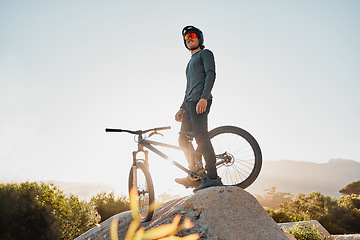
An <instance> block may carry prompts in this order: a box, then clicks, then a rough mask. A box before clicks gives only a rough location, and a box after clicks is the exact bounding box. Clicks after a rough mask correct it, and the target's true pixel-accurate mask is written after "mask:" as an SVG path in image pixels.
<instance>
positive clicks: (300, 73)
mask: <svg viewBox="0 0 360 240" xmlns="http://www.w3.org/2000/svg"><path fill="white" fill-rule="evenodd" d="M359 12H360V1H356V0H353V1H351V0H338V1H332V0H326V1H323V0H318V1H312V0H308V1H306V0H305V1H287V0H286V1H285V0H283V1H282V0H279V1H269V0H266V1H265V0H264V1H259V0H254V1H241V0H232V1H226V0H225V1H207V0H206V1H205V0H204V1H187V0H185V1H165V0H154V1H145V0H144V1H122V0H117V1H115V0H107V1H90V0H78V1H45V0H44V1H36V0H35V1H17V0H14V1H7V0H0V161H1V166H0V181H26V180H29V181H37V180H49V179H53V180H62V181H79V182H106V183H110V184H114V185H116V186H117V187H118V188H119V190H120V191H123V192H126V188H127V187H126V186H127V178H128V172H129V168H130V165H131V151H133V150H134V149H135V148H136V144H135V143H134V142H133V137H132V136H131V135H127V134H114V133H105V132H104V129H105V128H106V127H112V128H128V129H141V128H151V127H157V126H167V125H170V126H171V127H172V130H171V131H169V132H166V133H165V134H166V137H165V138H163V139H161V138H159V137H157V138H155V140H163V141H167V142H170V143H177V132H178V130H179V126H180V125H179V124H178V123H176V122H175V121H174V114H175V113H176V111H177V110H178V108H179V106H180V104H181V101H182V98H183V94H184V90H185V74H184V72H185V67H186V64H187V62H188V60H189V58H190V54H189V52H188V51H187V50H186V49H185V47H184V44H183V41H182V38H181V29H182V28H183V27H184V26H186V25H195V26H197V27H199V28H200V29H202V30H203V32H204V36H205V46H206V47H207V48H208V49H210V50H212V51H213V52H214V55H215V61H216V67H217V79H216V83H215V86H214V90H213V95H214V103H213V106H212V110H211V113H210V116H209V118H210V120H209V125H210V128H213V127H216V126H220V125H226V124H231V125H236V126H239V127H242V128H244V129H246V130H247V131H249V132H251V133H252V134H253V135H254V136H255V138H256V139H257V140H258V142H259V144H260V146H261V148H262V151H263V157H264V160H265V161H273V160H281V159H287V160H295V161H309V162H317V163H325V162H327V161H328V160H329V159H331V158H345V159H352V160H356V161H360V147H359V146H360V124H359V123H360V94H359V89H360V44H359V43H360V31H359V29H360V14H359ZM175 155H176V154H175ZM150 156H151V157H150V164H151V172H152V174H153V175H155V176H154V180H155V186H156V187H157V189H156V190H157V193H158V194H159V193H161V192H162V191H167V190H168V191H172V193H174V194H175V193H178V192H180V191H182V190H181V189H180V187H178V186H177V185H176V183H175V182H174V181H173V179H174V177H177V176H183V174H182V173H181V172H180V170H178V169H175V167H172V166H170V165H161V164H164V160H162V159H160V158H158V157H156V156H154V155H153V154H152V155H150ZM177 156H179V157H180V160H179V161H180V162H182V163H183V162H185V161H184V159H183V158H182V155H181V154H180V155H177Z"/></svg>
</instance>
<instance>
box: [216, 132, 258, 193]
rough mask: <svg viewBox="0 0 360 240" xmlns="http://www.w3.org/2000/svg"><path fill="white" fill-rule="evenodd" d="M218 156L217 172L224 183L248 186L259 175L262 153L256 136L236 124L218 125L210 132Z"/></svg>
mask: <svg viewBox="0 0 360 240" xmlns="http://www.w3.org/2000/svg"><path fill="white" fill-rule="evenodd" d="M209 136H210V139H211V142H212V145H213V147H214V151H215V154H216V156H217V168H218V169H217V172H218V175H219V177H220V178H221V180H222V182H223V183H224V185H232V186H238V187H240V188H243V189H245V188H247V187H248V186H250V185H251V184H252V183H253V182H254V181H255V179H256V178H257V177H258V175H259V173H260V170H261V165H262V154H261V149H260V147H259V144H258V143H257V141H256V140H255V138H254V137H253V136H252V135H251V134H250V133H248V132H247V131H245V130H244V129H241V128H238V127H234V126H222V127H217V128H215V129H213V130H211V131H210V132H209Z"/></svg>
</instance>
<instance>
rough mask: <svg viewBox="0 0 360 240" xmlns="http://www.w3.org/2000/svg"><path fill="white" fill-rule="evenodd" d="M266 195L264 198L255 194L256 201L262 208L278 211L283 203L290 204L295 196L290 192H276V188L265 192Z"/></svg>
mask: <svg viewBox="0 0 360 240" xmlns="http://www.w3.org/2000/svg"><path fill="white" fill-rule="evenodd" d="M264 191H265V192H266V193H265V194H264V195H263V196H260V195H257V194H255V197H256V199H257V200H258V201H259V203H260V204H261V206H263V207H268V208H271V209H276V208H278V207H279V206H280V204H281V203H285V202H289V201H291V199H292V198H293V195H292V194H291V193H289V192H276V187H272V188H269V189H265V190H264Z"/></svg>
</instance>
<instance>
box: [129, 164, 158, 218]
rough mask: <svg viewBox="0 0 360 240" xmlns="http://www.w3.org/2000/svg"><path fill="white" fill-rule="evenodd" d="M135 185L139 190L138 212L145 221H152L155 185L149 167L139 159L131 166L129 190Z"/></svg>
mask: <svg viewBox="0 0 360 240" xmlns="http://www.w3.org/2000/svg"><path fill="white" fill-rule="evenodd" d="M133 187H135V189H136V190H137V194H138V197H137V201H138V206H139V209H137V212H138V214H139V216H140V219H141V220H142V221H143V222H147V221H150V220H151V218H152V216H153V213H154V211H153V210H154V209H150V206H152V205H153V204H154V202H155V195H154V186H153V182H152V179H151V175H150V172H149V168H148V167H147V166H146V165H145V164H144V163H143V162H141V161H138V162H137V163H136V166H135V170H134V167H131V169H130V174H129V192H130V189H131V188H133Z"/></svg>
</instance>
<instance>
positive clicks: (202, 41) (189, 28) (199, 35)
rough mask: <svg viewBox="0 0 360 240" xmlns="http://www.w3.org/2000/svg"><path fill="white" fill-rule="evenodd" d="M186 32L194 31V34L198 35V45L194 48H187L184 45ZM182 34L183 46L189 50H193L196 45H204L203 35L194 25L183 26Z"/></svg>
mask: <svg viewBox="0 0 360 240" xmlns="http://www.w3.org/2000/svg"><path fill="white" fill-rule="evenodd" d="M188 33H195V34H196V36H197V37H198V39H199V45H198V46H197V47H195V48H192V49H190V48H188V46H187V45H186V40H185V35H186V34H188ZM182 36H183V40H184V44H185V47H186V48H187V49H189V50H195V49H197V48H198V47H202V46H204V35H203V33H202V31H201V30H200V29H198V28H196V27H194V26H186V27H184V28H183V30H182Z"/></svg>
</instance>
